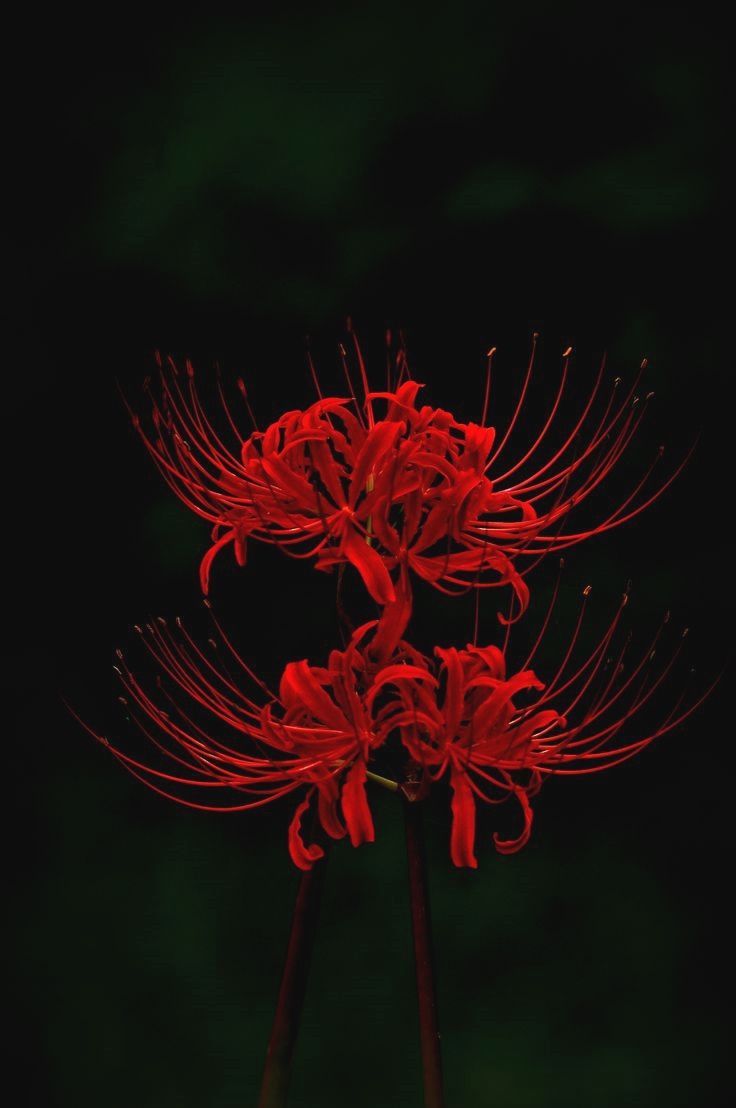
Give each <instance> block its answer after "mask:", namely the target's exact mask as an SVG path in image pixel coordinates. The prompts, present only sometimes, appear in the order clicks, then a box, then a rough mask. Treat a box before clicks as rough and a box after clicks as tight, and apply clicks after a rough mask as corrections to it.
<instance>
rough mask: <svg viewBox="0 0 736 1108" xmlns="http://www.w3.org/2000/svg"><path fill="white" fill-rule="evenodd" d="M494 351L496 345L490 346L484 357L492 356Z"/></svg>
mask: <svg viewBox="0 0 736 1108" xmlns="http://www.w3.org/2000/svg"><path fill="white" fill-rule="evenodd" d="M495 353H496V347H495V346H492V347H491V349H490V350H489V351H488V353H487V354H486V357H487V358H492V357H493V355H494V354H495Z"/></svg>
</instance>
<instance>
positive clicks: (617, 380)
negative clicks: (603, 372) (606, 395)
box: [613, 377, 623, 389]
mask: <svg viewBox="0 0 736 1108" xmlns="http://www.w3.org/2000/svg"><path fill="white" fill-rule="evenodd" d="M622 380H623V378H622V377H614V379H613V387H614V388H615V389H617V388H618V386H619V385H620V384H621V381H622Z"/></svg>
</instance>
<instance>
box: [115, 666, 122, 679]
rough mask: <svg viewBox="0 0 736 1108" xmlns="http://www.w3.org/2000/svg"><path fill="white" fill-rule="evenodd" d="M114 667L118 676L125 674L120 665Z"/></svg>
mask: <svg viewBox="0 0 736 1108" xmlns="http://www.w3.org/2000/svg"><path fill="white" fill-rule="evenodd" d="M112 668H113V670H114V672H115V673H117V675H118V677H122V676H123V671H122V670H121V668H120V666H113V667H112Z"/></svg>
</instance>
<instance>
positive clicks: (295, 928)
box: [258, 793, 445, 1108]
mask: <svg viewBox="0 0 736 1108" xmlns="http://www.w3.org/2000/svg"><path fill="white" fill-rule="evenodd" d="M402 802H403V806H404V825H405V831H406V855H407V864H408V875H409V903H410V907H411V922H412V934H413V938H414V963H415V969H416V982H417V1000H418V1006H419V1034H420V1042H421V1050H422V1069H423V1074H424V1104H425V1108H444V1104H445V1099H444V1093H443V1091H442V1090H443V1086H442V1060H441V1054H440V1032H439V1024H438V1019H437V998H436V990H435V982H434V962H433V957H432V927H431V920H430V914H429V891H428V887H427V865H426V858H425V850H424V830H423V825H422V811H421V803H420V802H418V801H415V800H411V799H410V798H408V797H407V796H406V795H405V794H403V793H402ZM326 862H327V854H325V857H324V858H323V859H321V860H320V861H319V862H318V863H317V864H316V865H315V866H313V868H312V869H311V870H308V871H306V872H305V873H303V874H302V877H301V879H300V882H299V890H298V892H297V898H296V904H295V907H294V918H293V921H292V925H291V934H290V936H289V945H288V948H287V952H286V965H285V966H284V973H283V977H282V979H281V987H280V989H279V998H278V1002H277V1004H276V1015H275V1017H274V1021H273V1027H272V1030H271V1038H270V1040H269V1044H268V1050H267V1053H266V1064H265V1067H264V1071H263V1082H262V1084H261V1095H260V1099H259V1101H258V1108H285V1106H286V1104H287V1095H288V1089H289V1080H290V1077H291V1065H292V1059H293V1054H294V1046H295V1044H296V1037H297V1033H298V1030H299V1021H300V1018H301V1012H302V1006H303V1004H304V996H305V992H306V985H307V975H308V972H309V963H310V961H311V955H312V948H313V946H314V939H315V935H316V931H317V922H318V918H319V908H320V901H321V897H322V888H323V885H324V875H325V869H326Z"/></svg>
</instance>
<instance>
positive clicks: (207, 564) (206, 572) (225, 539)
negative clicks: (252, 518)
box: [199, 531, 236, 596]
mask: <svg viewBox="0 0 736 1108" xmlns="http://www.w3.org/2000/svg"><path fill="white" fill-rule="evenodd" d="M235 538H236V532H235V531H228V533H227V534H226V535H223V536H222V538H220V539H218V540H217V542H216V543H214V545H213V546H211V547H210V548H209V550H208V551H207V553H206V554H205V556H204V558H203V559H202V561H201V562H200V564H199V583H200V585H201V586H202V592H203V593H204V595H205V596H207V594H208V593H209V591H210V569H211V568H212V563H213V561H214V560H215V558H216V557H217V555H218V554H219V553H220V551H221V550H222V548H223V546H227V544H228V543H229V542H233V540H234V539H235Z"/></svg>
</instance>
